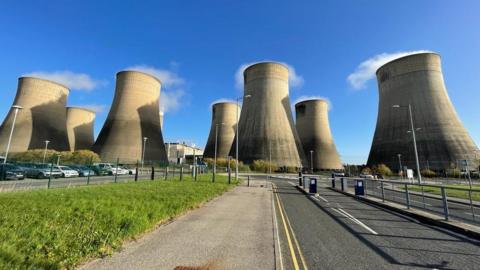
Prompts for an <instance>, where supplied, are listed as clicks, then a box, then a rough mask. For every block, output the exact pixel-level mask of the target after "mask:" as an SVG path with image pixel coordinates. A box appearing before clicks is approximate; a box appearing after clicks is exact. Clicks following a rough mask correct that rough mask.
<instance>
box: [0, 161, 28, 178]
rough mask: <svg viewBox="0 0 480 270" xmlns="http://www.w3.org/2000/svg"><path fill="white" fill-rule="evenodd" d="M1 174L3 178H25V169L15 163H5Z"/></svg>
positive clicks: (0, 171)
mask: <svg viewBox="0 0 480 270" xmlns="http://www.w3.org/2000/svg"><path fill="white" fill-rule="evenodd" d="M0 176H1V177H2V179H3V180H23V179H25V170H23V169H22V168H21V167H18V166H16V165H13V164H4V165H3V166H2V167H1V168H0Z"/></svg>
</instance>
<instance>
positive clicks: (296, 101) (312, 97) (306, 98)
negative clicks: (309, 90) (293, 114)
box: [293, 96, 333, 111]
mask: <svg viewBox="0 0 480 270" xmlns="http://www.w3.org/2000/svg"><path fill="white" fill-rule="evenodd" d="M311 99H323V100H325V101H326V102H327V105H328V110H329V111H330V110H331V109H333V105H332V102H331V101H330V99H329V98H327V97H322V96H301V97H299V98H297V99H296V100H295V102H294V103H293V106H295V104H297V103H298V102H302V101H305V100H311ZM293 111H295V110H294V109H293Z"/></svg>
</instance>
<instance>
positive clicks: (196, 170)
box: [193, 166, 198, 181]
mask: <svg viewBox="0 0 480 270" xmlns="http://www.w3.org/2000/svg"><path fill="white" fill-rule="evenodd" d="M193 169H194V170H195V181H197V175H198V168H197V166H195V167H194V168H193Z"/></svg>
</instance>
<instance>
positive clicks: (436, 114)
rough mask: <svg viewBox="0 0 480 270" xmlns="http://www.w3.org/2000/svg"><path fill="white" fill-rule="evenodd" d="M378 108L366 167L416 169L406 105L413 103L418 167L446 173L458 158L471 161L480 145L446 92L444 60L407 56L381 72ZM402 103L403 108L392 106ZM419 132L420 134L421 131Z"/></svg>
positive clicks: (436, 55) (417, 55) (380, 70)
mask: <svg viewBox="0 0 480 270" xmlns="http://www.w3.org/2000/svg"><path fill="white" fill-rule="evenodd" d="M377 81H378V88H379V100H380V103H379V108H378V119H377V127H376V130H375V135H374V138H373V143H372V148H371V150H370V155H369V158H368V165H370V166H371V165H375V164H380V163H384V164H386V165H387V166H389V167H390V168H391V169H393V170H398V168H399V165H398V164H399V163H398V158H397V154H401V157H402V163H403V164H404V165H406V166H408V167H409V168H412V169H414V168H415V154H414V146H413V139H412V134H411V133H407V131H409V130H410V129H411V128H410V117H409V113H408V111H409V110H408V105H409V104H410V105H411V108H412V116H413V122H414V127H415V129H416V132H415V133H416V139H417V148H418V155H419V162H420V168H421V169H423V168H427V167H428V168H430V169H433V170H443V169H445V168H450V167H451V166H454V165H455V164H457V162H458V160H463V159H467V160H470V161H471V162H473V160H474V156H475V151H477V150H478V148H477V146H476V145H475V143H474V142H473V140H472V139H471V137H470V136H469V134H468V132H467V130H466V129H465V128H464V127H463V125H462V123H461V122H460V119H459V118H458V116H457V113H456V111H455V109H454V107H453V105H452V102H451V101H450V98H449V97H448V94H447V89H446V88H445V84H444V81H443V75H442V69H441V63H440V56H439V55H438V54H435V53H420V54H414V55H409V56H406V57H402V58H399V59H396V60H394V61H391V62H389V63H387V64H385V65H384V66H382V67H380V68H379V69H378V70H377ZM393 105H400V106H401V107H400V108H393V107H392V106H393ZM417 129H418V130H417Z"/></svg>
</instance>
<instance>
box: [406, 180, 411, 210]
mask: <svg viewBox="0 0 480 270" xmlns="http://www.w3.org/2000/svg"><path fill="white" fill-rule="evenodd" d="M405 201H406V202H407V209H410V193H409V192H408V185H407V184H405Z"/></svg>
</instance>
